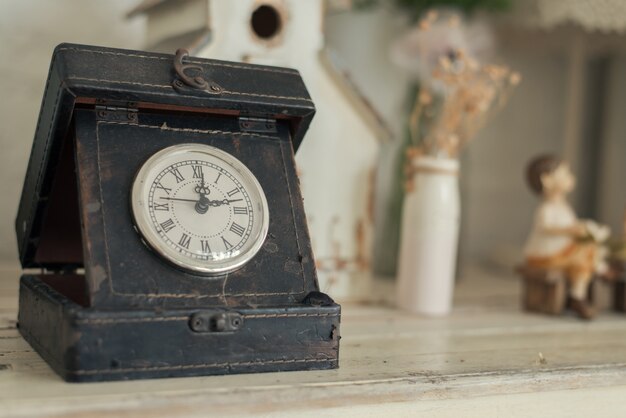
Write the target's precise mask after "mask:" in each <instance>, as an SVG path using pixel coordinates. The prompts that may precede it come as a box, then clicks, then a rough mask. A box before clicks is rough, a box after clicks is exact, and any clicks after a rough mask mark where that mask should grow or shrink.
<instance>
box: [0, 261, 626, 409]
mask: <svg viewBox="0 0 626 418" xmlns="http://www.w3.org/2000/svg"><path fill="white" fill-rule="evenodd" d="M17 277H18V273H17V272H4V273H2V277H1V278H0V416H11V417H14V416H38V417H44V416H97V417H124V416H142V417H143V416H158V417H173V416H207V415H211V416H225V415H238V416H240V415H255V416H259V415H261V416H262V415H272V416H285V417H295V416H298V417H303V416H304V417H308V416H316V417H317V416H319V415H320V414H325V415H328V414H337V415H341V416H344V417H346V416H354V417H368V416H392V415H393V416H416V415H417V414H419V413H426V412H428V413H429V414H430V415H429V416H450V417H452V416H454V417H459V416H464V417H465V416H480V417H484V416H568V417H571V416H586V417H588V416H592V417H600V416H602V417H605V416H622V417H623V416H626V316H620V315H616V314H609V313H607V314H603V315H602V316H601V317H600V318H598V320H596V321H595V322H593V323H583V322H579V321H578V320H576V319H574V318H550V317H544V316H537V315H528V314H523V313H522V312H520V311H519V308H518V306H519V304H518V292H519V291H518V284H517V281H516V280H515V279H514V278H513V277H507V278H506V279H505V278H494V277H489V276H487V275H483V274H478V273H476V274H473V275H472V277H469V278H467V279H465V280H463V281H461V282H460V284H459V286H458V289H457V297H456V304H455V311H454V313H453V315H451V316H450V317H449V318H445V319H425V318H418V317H411V316H408V315H406V314H403V313H401V312H398V311H396V310H394V309H391V308H385V307H378V306H350V305H347V306H344V310H343V318H342V328H341V333H342V340H341V368H340V369H338V370H332V371H324V372H290V373H270V374H257V375H238V376H216V377H202V378H185V379H163V380H144V381H131V382H119V383H99V384H67V383H64V382H63V381H62V380H61V379H59V378H58V377H57V376H56V375H54V374H53V373H52V371H51V370H50V369H49V368H48V366H47V365H46V364H45V363H44V362H43V361H42V360H41V359H40V358H39V357H38V356H37V355H36V354H35V353H34V352H33V350H32V349H31V348H30V346H29V345H28V344H27V343H26V342H25V341H24V340H23V339H22V338H21V337H20V336H19V334H18V332H17V330H16V329H15V317H16V310H17V285H16V283H17Z"/></svg>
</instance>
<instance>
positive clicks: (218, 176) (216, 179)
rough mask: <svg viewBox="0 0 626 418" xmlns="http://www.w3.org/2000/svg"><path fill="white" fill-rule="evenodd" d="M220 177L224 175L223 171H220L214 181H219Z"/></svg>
mask: <svg viewBox="0 0 626 418" xmlns="http://www.w3.org/2000/svg"><path fill="white" fill-rule="evenodd" d="M220 177H222V173H221V172H218V173H217V177H216V178H215V181H214V182H213V183H215V184H217V181H218V180H219V179H220Z"/></svg>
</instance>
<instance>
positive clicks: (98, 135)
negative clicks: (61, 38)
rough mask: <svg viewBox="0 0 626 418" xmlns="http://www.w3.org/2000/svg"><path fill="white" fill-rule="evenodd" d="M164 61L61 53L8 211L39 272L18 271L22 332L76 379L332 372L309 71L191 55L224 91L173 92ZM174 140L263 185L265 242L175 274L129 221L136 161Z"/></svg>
mask: <svg viewBox="0 0 626 418" xmlns="http://www.w3.org/2000/svg"><path fill="white" fill-rule="evenodd" d="M172 59H173V57H172V56H170V55H164V54H151V53H144V52H138V51H124V50H113V49H108V48H98V47H88V46H82V45H69V44H63V45H60V46H59V47H57V49H56V50H55V54H54V56H53V58H52V64H51V69H50V76H49V79H48V82H47V87H46V91H45V93H44V98H43V102H42V108H41V113H40V119H39V122H38V127H37V129H36V134H35V139H34V143H33V149H32V153H31V158H30V162H29V167H28V170H27V174H26V179H25V183H24V189H23V193H22V199H21V202H20V208H19V211H18V217H17V220H16V230H17V236H18V244H19V252H20V259H21V262H22V265H23V267H42V268H44V269H45V270H46V271H44V272H42V274H41V275H24V276H23V277H22V279H21V285H20V308H19V327H20V332H21V333H22V335H23V336H24V338H26V340H27V341H28V342H29V343H30V344H31V345H32V346H33V347H34V348H35V349H36V350H37V351H38V352H39V353H40V354H41V356H42V357H43V358H44V359H45V360H46V361H47V362H48V363H49V364H50V365H51V367H52V368H53V369H54V370H55V371H56V372H57V373H59V374H60V375H61V376H62V377H63V378H65V379H66V380H69V381H100V380H117V379H135V378H151V377H169V376H192V375H202V374H226V373H244V372H263V371H279V370H310V369H326V368H335V367H337V366H338V352H339V338H340V337H339V321H340V306H339V305H337V304H336V303H334V301H333V300H332V299H331V298H330V297H328V296H327V295H324V294H323V293H320V292H319V286H318V283H317V277H316V271H315V263H314V259H313V254H312V250H311V243H310V238H309V234H308V230H307V225H306V219H305V214H304V207H303V204H302V196H301V193H300V186H299V182H298V178H297V174H296V167H295V160H294V150H295V149H297V147H298V145H299V144H300V141H301V140H302V137H303V135H304V132H305V131H306V128H307V127H308V124H309V123H310V120H311V118H312V116H313V113H314V110H315V109H314V107H313V103H312V102H311V100H310V98H309V96H308V93H307V92H306V88H305V87H304V84H303V82H302V79H301V78H300V76H299V75H298V73H297V71H295V70H290V69H281V68H272V67H263V66H254V65H245V64H239V63H227V62H219V61H212V60H198V59H195V58H194V59H190V60H188V61H186V62H188V63H194V64H197V65H199V66H200V68H201V70H202V71H201V73H202V76H203V77H205V78H207V79H209V80H210V81H211V83H212V84H211V85H214V84H217V85H219V87H220V88H219V89H218V90H219V94H214V93H213V92H207V91H198V90H193V89H190V88H188V87H185V86H183V87H181V86H180V85H178V86H177V87H176V88H174V87H172V83H173V82H174V81H176V80H177V79H178V76H177V75H176V74H175V72H174V71H173V70H172V67H173V66H172ZM242 117H245V118H251V117H253V118H263V119H266V120H268V121H270V122H267V123H263V124H262V125H261V126H260V127H253V129H248V128H250V126H249V125H248V126H247V125H245V123H247V122H245V121H247V120H249V119H240V118H242ZM263 125H265V127H266V128H268V127H271V129H270V128H268V129H263ZM274 126H275V129H274ZM254 129H256V130H254ZM181 143H202V144H208V145H212V146H215V147H217V148H220V149H222V150H224V151H226V152H228V153H230V154H232V155H233V156H235V157H236V158H237V159H239V160H240V161H242V162H243V163H244V164H245V165H246V166H247V167H248V168H249V169H250V170H251V171H252V173H253V174H254V175H255V177H256V178H257V179H258V180H259V183H260V184H261V186H262V187H263V189H264V191H265V194H266V197H267V200H268V206H269V215H270V223H269V231H268V235H267V238H266V240H265V242H264V245H263V247H262V248H261V250H260V251H259V252H258V253H257V254H256V255H255V257H254V258H253V259H252V260H251V261H250V262H249V263H247V264H246V265H245V266H244V267H242V268H241V269H239V270H237V271H234V272H231V273H229V274H224V275H221V276H214V277H210V278H207V277H205V276H198V275H195V274H192V273H189V272H186V271H182V270H180V269H178V268H176V267H174V266H173V265H171V264H169V263H167V262H166V261H164V260H163V259H162V258H161V257H159V256H157V255H156V254H155V253H154V252H153V251H152V250H151V249H150V248H148V246H147V245H144V243H143V242H142V239H141V237H140V235H139V233H138V232H137V231H136V229H135V227H134V225H133V220H132V215H131V209H130V191H131V186H132V183H133V179H134V177H135V175H136V173H137V171H138V170H139V168H140V167H141V166H142V164H143V163H144V162H145V161H146V160H147V159H148V158H149V157H150V156H151V155H153V154H154V153H155V152H157V151H159V150H161V149H163V148H166V147H169V146H171V145H174V144H181ZM81 267H84V274H82V271H81V270H79V269H80V268H81ZM198 318H200V319H198ZM224 318H226V319H224ZM196 320H199V321H200V322H199V323H196V322H195V321H196ZM239 320H241V321H242V322H237V323H235V321H239ZM202 321H205V322H204V325H202V324H203V322H202ZM198 324H200V325H198ZM224 324H226V325H224ZM201 325H202V326H201ZM203 326H204V327H207V328H206V329H204V328H203ZM224 327H226V328H224Z"/></svg>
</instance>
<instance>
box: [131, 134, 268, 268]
mask: <svg viewBox="0 0 626 418" xmlns="http://www.w3.org/2000/svg"><path fill="white" fill-rule="evenodd" d="M132 212H133V216H134V219H135V224H136V226H137V228H138V230H139V232H140V233H141V235H142V236H143V238H144V240H145V241H146V242H147V244H149V245H150V247H152V248H153V249H154V250H155V251H156V252H157V253H158V254H159V255H161V256H162V257H164V258H165V259H167V260H168V261H170V262H172V263H174V264H175V265H177V266H178V267H181V268H183V269H185V270H189V271H192V272H194V273H200V274H207V275H211V274H221V273H226V272H229V271H232V270H235V269H237V268H239V267H241V266H243V265H244V264H245V263H247V262H248V261H250V259H251V258H252V257H253V256H254V255H255V254H256V253H257V252H258V251H259V249H260V248H261V246H262V245H263V242H264V241H265V237H266V235H267V230H268V224H269V212H268V208H267V200H266V198H265V194H264V193H263V189H262V188H261V185H260V184H259V182H258V181H257V179H256V178H255V177H254V175H253V174H252V172H250V170H248V168H247V167H246V166H245V165H243V163H241V161H239V160H237V159H236V158H235V157H233V156H232V155H230V154H228V153H226V152H224V151H221V150H219V149H217V148H215V147H211V146H208V145H200V144H182V145H174V146H172V147H169V148H166V149H163V150H161V151H159V152H157V153H156V154H154V155H153V156H152V157H150V158H149V159H148V161H146V162H145V163H144V165H143V166H142V167H141V169H140V170H139V172H138V173H137V176H136V178H135V182H134V184H133V189H132Z"/></svg>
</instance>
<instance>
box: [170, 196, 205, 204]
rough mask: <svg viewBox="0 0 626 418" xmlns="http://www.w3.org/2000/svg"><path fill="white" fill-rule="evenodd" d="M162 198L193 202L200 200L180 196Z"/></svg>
mask: <svg viewBox="0 0 626 418" xmlns="http://www.w3.org/2000/svg"><path fill="white" fill-rule="evenodd" d="M161 199H163V200H177V201H180V202H193V203H196V202H197V201H198V199H180V198H178V197H161Z"/></svg>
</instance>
